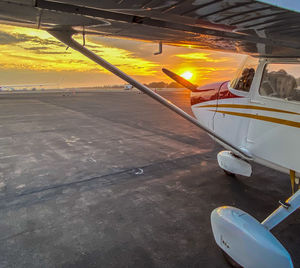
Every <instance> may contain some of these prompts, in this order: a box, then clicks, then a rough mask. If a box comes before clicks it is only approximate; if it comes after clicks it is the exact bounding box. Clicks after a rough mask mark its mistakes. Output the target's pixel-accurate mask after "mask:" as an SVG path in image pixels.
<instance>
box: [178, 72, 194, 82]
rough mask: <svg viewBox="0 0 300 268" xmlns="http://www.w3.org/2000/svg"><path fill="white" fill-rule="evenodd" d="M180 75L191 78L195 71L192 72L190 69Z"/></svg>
mask: <svg viewBox="0 0 300 268" xmlns="http://www.w3.org/2000/svg"><path fill="white" fill-rule="evenodd" d="M180 76H181V77H183V78H184V79H186V80H190V79H191V78H192V77H193V73H191V72H190V71H185V72H184V73H183V74H181V75H180Z"/></svg>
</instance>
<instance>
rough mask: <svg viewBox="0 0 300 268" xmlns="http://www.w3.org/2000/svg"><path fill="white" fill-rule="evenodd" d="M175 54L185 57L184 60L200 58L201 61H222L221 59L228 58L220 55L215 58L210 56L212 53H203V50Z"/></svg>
mask: <svg viewBox="0 0 300 268" xmlns="http://www.w3.org/2000/svg"><path fill="white" fill-rule="evenodd" d="M175 56H176V57H179V58H183V59H186V60H202V61H206V62H223V61H226V60H228V59H227V58H222V57H217V58H215V57H213V56H212V54H209V53H203V52H194V53H186V54H177V55H175Z"/></svg>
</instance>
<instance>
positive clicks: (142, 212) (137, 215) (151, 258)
mask: <svg viewBox="0 0 300 268" xmlns="http://www.w3.org/2000/svg"><path fill="white" fill-rule="evenodd" d="M161 94H162V95H163V96H165V97H166V98H168V99H170V100H171V101H173V102H174V103H175V104H177V105H179V106H180V107H182V108H183V109H184V110H186V111H187V112H190V108H189V95H188V92H186V91H183V92H182V93H180V92H174V93H173V92H162V93H161ZM220 150H222V148H221V147H220V146H219V145H217V144H216V143H215V142H214V141H212V140H211V139H210V138H209V137H208V136H207V135H206V134H205V133H204V132H203V131H201V130H200V129H198V128H197V127H195V126H193V125H191V124H190V123H189V122H186V121H185V120H184V119H181V118H179V117H178V116H177V115H176V114H174V113H173V112H172V111H169V110H167V109H166V108H165V107H162V106H161V105H160V104H157V103H156V102H154V101H153V100H152V99H150V98H149V97H147V96H146V95H144V94H138V93H137V92H126V91H124V92H86V93H74V94H73V93H67V94H66V93H32V94H1V95H0V267H1V268H2V267H228V265H227V263H226V261H225V260H224V258H223V256H222V254H221V252H220V250H219V249H218V247H217V246H216V244H215V242H214V239H213V236H212V232H211V226H210V213H211V211H212V210H213V209H214V208H216V207H219V206H222V205H231V206H235V207H238V208H240V209H243V210H245V211H246V212H248V213H250V214H251V215H253V216H254V217H256V218H257V219H258V220H260V221H261V220H263V219H264V218H265V217H266V216H267V215H268V214H269V213H271V212H272V211H273V210H274V209H275V208H277V206H278V200H285V199H286V198H287V197H288V196H289V195H290V185H289V177H288V176H287V175H283V174H280V173H279V172H276V171H272V170H270V169H268V168H265V167H262V166H259V165H254V174H253V176H252V177H251V178H245V177H241V176H238V177H237V178H231V177H228V176H226V175H225V174H224V173H223V171H222V170H221V169H220V168H219V167H218V164H217V161H216V155H217V153H218V152H219V151H220ZM273 233H274V234H275V236H276V237H277V238H278V239H279V240H280V241H281V242H282V244H283V245H284V246H285V247H286V248H287V249H288V251H289V252H290V253H291V255H292V258H293V260H294V264H295V267H300V239H299V235H300V217H299V212H298V214H297V213H295V214H294V215H292V216H291V217H289V218H288V219H287V220H286V221H284V222H283V223H281V224H280V225H279V226H278V227H276V228H275V229H274V231H273Z"/></svg>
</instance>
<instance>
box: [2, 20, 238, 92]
mask: <svg viewBox="0 0 300 268" xmlns="http://www.w3.org/2000/svg"><path fill="white" fill-rule="evenodd" d="M81 38H82V37H80V36H78V40H81ZM86 44H87V47H88V48H90V49H91V50H93V51H94V52H95V53H97V54H98V55H101V56H103V57H104V58H105V59H106V60H108V61H109V62H111V63H112V64H115V65H117V66H118V67H119V68H120V69H121V70H122V71H124V72H127V73H128V74H130V75H133V76H134V77H135V78H137V79H138V80H139V81H140V82H143V83H149V82H152V81H165V82H171V80H170V79H169V78H167V77H166V76H165V75H164V74H163V73H162V72H161V68H162V67H165V68H168V69H170V70H172V71H174V72H176V73H178V74H182V73H183V72H185V71H190V72H192V73H193V77H192V79H191V82H193V83H196V84H199V85H202V84H205V83H210V82H215V81H222V80H226V79H230V78H231V77H232V76H233V75H234V73H235V71H236V68H237V67H238V66H239V62H240V61H241V59H242V56H241V55H237V54H226V53H220V52H212V51H205V50H199V49H191V48H186V47H185V48H183V47H182V48H179V47H171V46H164V47H163V54H162V55H157V56H154V55H153V53H154V52H156V51H157V50H158V46H157V44H153V43H144V42H138V41H132V40H124V39H112V38H105V37H95V36H90V37H88V38H87V41H86ZM0 46H1V49H0V56H1V65H0V68H1V71H0V84H1V85H6V84H30V83H31V84H32V83H55V84H57V86H58V87H61V88H62V87H75V86H97V85H100V86H102V85H111V84H122V83H123V81H121V80H120V79H118V78H116V77H115V76H113V75H111V74H109V73H108V72H107V71H105V70H104V69H103V68H101V67H99V66H97V65H96V64H94V63H93V62H91V61H90V60H89V59H86V58H85V57H84V56H82V55H81V54H80V53H78V52H76V51H73V50H72V49H68V50H66V47H65V45H63V44H61V43H60V42H59V41H57V40H56V39H55V38H53V37H51V36H50V35H49V34H48V33H47V32H45V31H41V30H35V29H29V28H21V27H13V26H5V25H1V30H0Z"/></svg>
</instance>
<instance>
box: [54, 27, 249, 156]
mask: <svg viewBox="0 0 300 268" xmlns="http://www.w3.org/2000/svg"><path fill="white" fill-rule="evenodd" d="M48 32H49V33H50V34H51V35H53V36H54V37H55V38H57V39H58V40H59V41H61V42H62V43H64V44H66V45H67V46H69V47H71V48H73V49H74V50H77V51H78V52H80V53H81V54H83V55H84V56H86V57H88V58H89V59H91V60H92V61H94V62H96V63H97V64H99V65H100V66H102V67H103V68H105V69H106V70H108V71H110V72H111V73H113V74H115V75H116V76H118V77H119V78H121V79H123V80H125V81H126V82H127V83H129V84H131V85H132V86H134V87H136V88H137V89H139V90H140V91H142V92H144V93H145V94H147V95H148V96H150V97H151V98H153V99H154V100H156V101H158V102H159V103H161V104H162V105H164V106H166V107H167V108H169V109H170V110H172V111H174V112H175V113H177V114H178V115H180V116H181V117H183V118H184V119H186V120H188V121H190V122H191V123H192V124H194V125H196V126H197V127H199V128H201V129H202V130H204V131H205V132H207V133H208V134H209V135H210V136H212V137H214V138H215V139H217V140H218V141H219V142H220V143H221V144H222V145H223V146H224V147H226V148H228V149H230V150H232V151H233V152H234V153H235V154H237V155H239V156H240V157H242V158H244V159H246V160H252V158H251V156H250V155H249V154H248V153H247V152H246V151H243V150H242V149H240V148H238V147H236V146H234V145H232V144H230V143H229V142H227V141H226V140H224V139H223V138H221V137H219V136H218V135H216V134H215V133H214V132H213V131H211V130H210V129H208V128H207V127H205V126H203V125H202V124H200V123H199V122H198V121H197V120H196V119H195V118H194V117H192V116H190V115H189V114H187V113H186V112H184V111H183V110H182V109H180V108H179V107H177V106H176V105H174V104H173V103H172V102H170V101H169V100H167V99H165V98H163V97H162V96H160V95H159V94H157V93H155V92H154V91H152V90H151V89H150V88H148V87H146V86H144V85H143V84H141V83H139V82H138V81H136V80H135V79H133V78H132V77H130V76H129V75H127V74H125V73H124V72H122V71H121V70H119V69H118V68H117V67H115V66H113V65H112V64H110V63H109V62H107V61H106V60H104V59H102V58H101V57H99V56H97V55H96V54H95V53H93V52H92V51H90V50H89V49H87V48H86V47H84V46H82V45H81V44H79V43H78V42H77V41H75V40H74V39H73V38H72V36H73V34H74V32H73V31H71V30H70V31H67V30H49V31H48Z"/></svg>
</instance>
